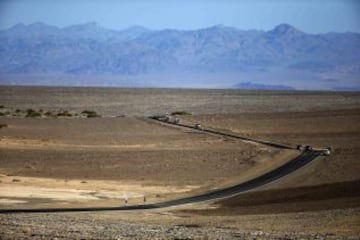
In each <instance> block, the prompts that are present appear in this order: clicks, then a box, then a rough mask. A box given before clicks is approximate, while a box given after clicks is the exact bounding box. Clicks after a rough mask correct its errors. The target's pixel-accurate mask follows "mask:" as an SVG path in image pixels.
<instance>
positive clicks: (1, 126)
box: [0, 123, 8, 129]
mask: <svg viewBox="0 0 360 240" xmlns="http://www.w3.org/2000/svg"><path fill="white" fill-rule="evenodd" d="M7 126H8V125H7V124H5V123H0V129H1V128H6V127H7Z"/></svg>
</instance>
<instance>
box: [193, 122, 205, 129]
mask: <svg viewBox="0 0 360 240" xmlns="http://www.w3.org/2000/svg"><path fill="white" fill-rule="evenodd" d="M194 128H195V129H199V130H203V128H202V126H201V124H200V123H195V125H194Z"/></svg>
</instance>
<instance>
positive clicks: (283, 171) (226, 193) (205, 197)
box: [0, 150, 322, 214]
mask: <svg viewBox="0 0 360 240" xmlns="http://www.w3.org/2000/svg"><path fill="white" fill-rule="evenodd" d="M321 155H322V151H316V150H305V151H302V152H301V153H300V154H299V155H298V156H296V157H295V158H293V159H291V160H290V161H288V162H287V163H285V164H284V165H282V166H280V167H278V168H276V169H273V170H271V171H269V172H267V173H265V174H263V175H260V176H258V177H255V178H253V179H251V180H249V181H245V182H242V183H240V184H237V185H234V186H231V187H227V188H223V189H218V190H214V191H210V192H206V193H203V194H199V195H195V196H191V197H185V198H180V199H175V200H169V201H164V202H159V203H153V204H144V205H130V206H121V207H117V206H115V207H86V208H85V207H84V208H39V209H0V214H11V213H52V212H93V211H127V210H145V209H158V208H165V207H173V206H179V205H184V204H192V203H198V202H204V201H213V200H218V199H222V198H227V197H231V196H234V195H237V194H240V193H242V192H247V191H250V190H253V189H256V188H257V187H260V186H263V185H265V184H268V183H270V182H273V181H275V180H277V179H280V178H281V177H284V176H286V175H288V174H290V173H292V172H294V171H296V170H298V169H299V168H301V167H303V166H305V165H307V164H308V163H310V162H311V161H313V160H314V159H316V158H317V157H319V156H321Z"/></svg>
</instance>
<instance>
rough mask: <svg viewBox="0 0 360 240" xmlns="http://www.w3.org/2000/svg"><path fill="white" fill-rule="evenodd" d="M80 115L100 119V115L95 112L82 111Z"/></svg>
mask: <svg viewBox="0 0 360 240" xmlns="http://www.w3.org/2000/svg"><path fill="white" fill-rule="evenodd" d="M81 113H82V114H86V115H87V117H88V118H93V117H101V115H99V114H97V112H95V111H89V110H84V111H82V112H81Z"/></svg>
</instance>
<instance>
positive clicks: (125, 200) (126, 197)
mask: <svg viewBox="0 0 360 240" xmlns="http://www.w3.org/2000/svg"><path fill="white" fill-rule="evenodd" d="M127 203H128V196H127V194H126V193H124V205H125V206H126V205H127Z"/></svg>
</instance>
